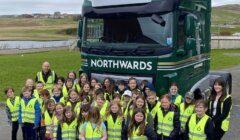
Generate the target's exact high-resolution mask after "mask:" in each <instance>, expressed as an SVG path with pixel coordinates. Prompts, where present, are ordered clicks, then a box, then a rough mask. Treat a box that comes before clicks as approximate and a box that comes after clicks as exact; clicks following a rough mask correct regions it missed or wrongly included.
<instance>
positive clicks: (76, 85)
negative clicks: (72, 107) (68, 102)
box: [73, 83, 81, 93]
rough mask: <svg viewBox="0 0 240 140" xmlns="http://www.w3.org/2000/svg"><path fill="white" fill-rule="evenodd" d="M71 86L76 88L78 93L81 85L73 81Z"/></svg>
mask: <svg viewBox="0 0 240 140" xmlns="http://www.w3.org/2000/svg"><path fill="white" fill-rule="evenodd" d="M73 88H74V89H75V90H77V92H78V93H80V91H81V87H80V85H79V84H78V83H74V85H73Z"/></svg>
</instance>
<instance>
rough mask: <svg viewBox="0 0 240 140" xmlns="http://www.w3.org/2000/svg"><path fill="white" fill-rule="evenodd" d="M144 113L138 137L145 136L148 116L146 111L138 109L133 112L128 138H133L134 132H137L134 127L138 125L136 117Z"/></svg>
mask: <svg viewBox="0 0 240 140" xmlns="http://www.w3.org/2000/svg"><path fill="white" fill-rule="evenodd" d="M139 112H140V113H142V114H143V116H144V117H143V121H142V122H141V123H140V124H139V126H138V128H139V132H138V133H137V135H138V136H140V135H143V134H144V130H145V127H146V123H145V119H146V116H145V114H146V112H145V110H143V109H142V108H136V109H135V110H134V112H133V116H132V118H131V121H130V125H129V128H128V137H131V136H132V133H133V130H135V129H134V127H135V126H136V124H137V122H136V120H135V115H136V114H137V113H139Z"/></svg>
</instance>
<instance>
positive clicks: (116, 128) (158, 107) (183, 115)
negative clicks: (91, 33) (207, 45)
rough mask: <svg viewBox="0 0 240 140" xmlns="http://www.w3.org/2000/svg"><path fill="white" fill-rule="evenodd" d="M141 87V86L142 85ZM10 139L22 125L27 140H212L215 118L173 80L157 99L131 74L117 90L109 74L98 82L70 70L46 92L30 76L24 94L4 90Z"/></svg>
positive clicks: (152, 90) (204, 103) (143, 82)
mask: <svg viewBox="0 0 240 140" xmlns="http://www.w3.org/2000/svg"><path fill="white" fill-rule="evenodd" d="M138 87H139V88H138ZM5 94H6V95H7V97H8V99H7V107H6V110H7V114H8V118H9V120H10V121H11V122H12V139H16V134H17V130H18V126H19V125H20V126H21V128H22V132H23V138H24V140H38V139H41V140H52V139H54V140H78V139H79V140H88V139H94V140H106V139H108V140H121V139H122V140H128V139H131V140H133V139H139V140H145V139H146V140H147V139H151V140H157V139H158V140H175V139H186V140H188V139H191V140H195V139H197V140H198V139H201V140H202V139H206V140H213V139H214V132H213V130H214V129H213V128H214V126H213V122H212V120H211V118H210V117H209V116H208V115H206V111H207V106H208V105H207V103H206V102H205V101H204V100H198V101H196V102H195V101H194V96H193V93H191V92H188V93H186V94H185V98H183V97H182V96H181V95H180V94H179V93H178V86H177V84H176V83H172V84H171V85H170V88H169V93H168V94H164V95H162V96H161V98H160V99H159V98H158V97H157V96H156V91H155V88H154V86H153V85H152V84H151V83H150V82H148V81H146V80H144V81H142V82H141V84H140V85H139V86H138V83H137V80H136V79H135V78H133V77H131V78H130V79H129V80H128V81H127V83H125V81H120V82H119V83H118V86H117V88H116V87H115V84H114V82H113V80H112V79H111V78H105V79H104V80H103V83H100V82H99V81H98V80H97V78H92V79H91V80H88V76H87V74H85V73H82V74H81V75H80V78H79V79H76V74H75V73H74V72H70V73H69V74H68V76H67V78H66V79H64V78H62V77H59V78H58V80H57V83H56V84H54V85H53V86H52V89H51V90H50V91H48V90H47V89H44V84H43V83H42V82H39V81H37V82H36V84H35V88H34V86H33V81H32V80H31V79H28V80H27V81H26V84H25V86H24V87H23V89H22V92H21V95H20V97H19V96H15V95H14V89H13V88H7V89H6V90H5Z"/></svg>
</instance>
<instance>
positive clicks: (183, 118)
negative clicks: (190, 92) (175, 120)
mask: <svg viewBox="0 0 240 140" xmlns="http://www.w3.org/2000/svg"><path fill="white" fill-rule="evenodd" d="M194 108H195V105H189V106H188V107H187V108H186V109H185V103H181V104H180V122H181V127H182V128H185V126H186V123H187V120H188V118H189V117H190V116H191V115H192V114H193V112H194Z"/></svg>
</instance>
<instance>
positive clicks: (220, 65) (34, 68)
mask: <svg viewBox="0 0 240 140" xmlns="http://www.w3.org/2000/svg"><path fill="white" fill-rule="evenodd" d="M226 54H227V55H226ZM231 54H235V55H232V56H231ZM236 54H237V55H236ZM238 54H239V55H238ZM45 60H48V61H49V62H50V64H51V68H52V69H53V70H54V71H55V72H56V73H57V75H58V76H64V77H66V75H67V73H68V72H69V71H70V70H74V71H75V72H77V71H78V69H79V67H80V53H79V51H72V52H69V51H68V50H61V51H49V52H39V53H31V54H23V56H22V55H21V54H14V55H0V66H1V72H0V93H2V96H0V101H3V100H5V99H6V97H5V95H4V93H3V90H4V88H6V87H8V86H12V87H14V88H15V90H16V94H19V93H20V89H21V87H22V86H23V85H24V82H25V80H26V79H27V78H32V79H35V76H36V73H37V72H38V71H40V70H41V64H42V62H43V61H45ZM236 65H240V49H239V50H212V52H211V69H212V70H218V69H224V68H227V67H233V66H236Z"/></svg>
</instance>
